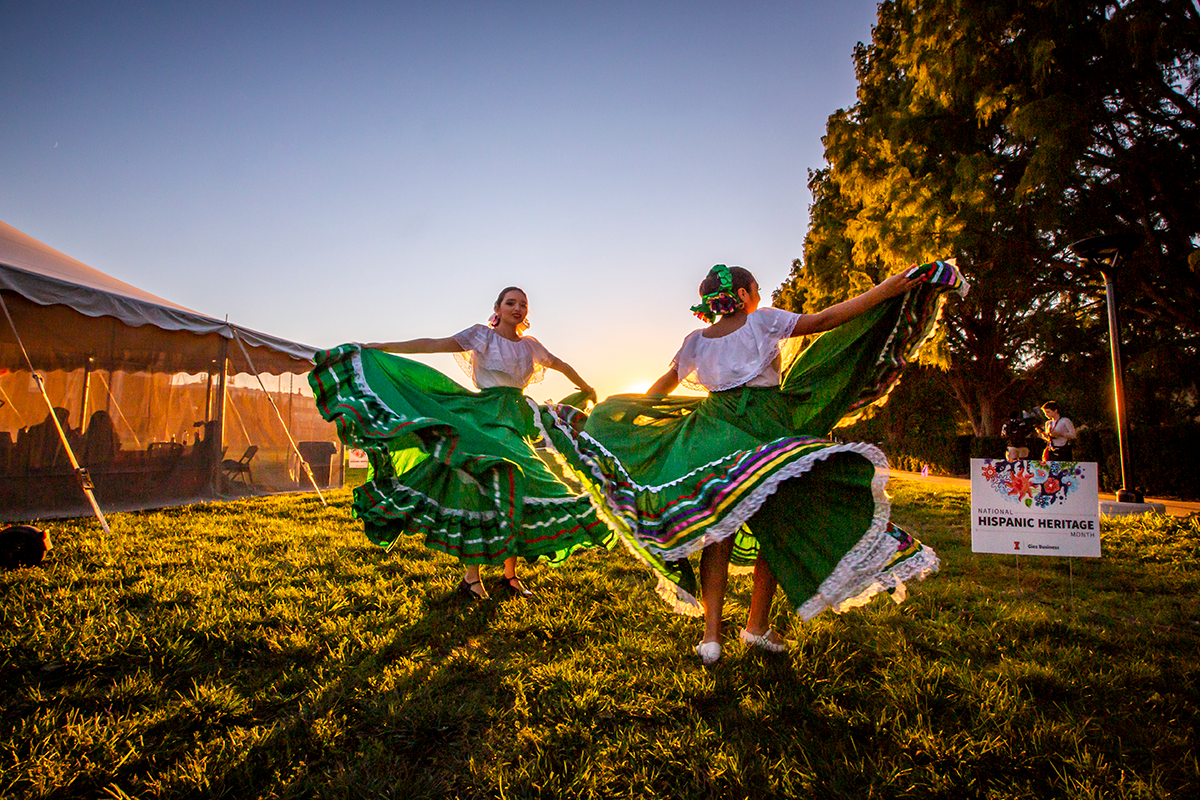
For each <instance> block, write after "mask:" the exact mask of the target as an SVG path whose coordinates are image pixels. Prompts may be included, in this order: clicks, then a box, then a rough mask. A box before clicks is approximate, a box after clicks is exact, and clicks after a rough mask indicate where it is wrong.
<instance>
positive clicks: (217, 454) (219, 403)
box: [212, 336, 229, 496]
mask: <svg viewBox="0 0 1200 800" xmlns="http://www.w3.org/2000/svg"><path fill="white" fill-rule="evenodd" d="M218 339H219V340H220V344H219V345H217V363H218V364H220V365H221V371H220V373H219V374H218V376H217V397H216V412H217V424H216V425H215V426H214V427H216V434H217V435H216V436H214V437H213V440H212V448H213V459H212V488H213V495H214V496H215V495H217V494H219V492H218V491H217V487H218V486H219V485H220V481H221V459H222V458H224V456H225V373H226V372H228V369H227V367H228V364H229V340H228V339H226V338H225V337H224V336H220V337H218Z"/></svg>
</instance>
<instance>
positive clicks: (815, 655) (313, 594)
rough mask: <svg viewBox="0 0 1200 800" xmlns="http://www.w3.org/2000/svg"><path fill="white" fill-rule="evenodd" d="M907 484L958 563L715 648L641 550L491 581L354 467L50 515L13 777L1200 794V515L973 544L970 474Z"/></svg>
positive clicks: (907, 505)
mask: <svg viewBox="0 0 1200 800" xmlns="http://www.w3.org/2000/svg"><path fill="white" fill-rule="evenodd" d="M892 492H893V494H894V497H895V510H894V517H895V518H896V519H897V521H898V522H899V523H900V524H902V525H904V526H905V527H908V528H909V529H911V530H913V531H914V532H916V533H918V535H920V536H921V537H922V538H923V539H924V540H925V541H926V542H927V543H929V544H931V545H932V546H933V547H934V548H935V549H936V550H937V551H938V553H939V554H940V556H941V558H942V571H941V573H940V574H938V575H936V576H934V577H932V578H930V579H929V580H927V581H925V582H923V583H919V584H915V585H912V586H910V587H909V589H910V592H909V595H910V596H909V599H908V600H907V601H906V602H905V603H904V604H903V605H900V606H896V605H894V604H892V603H891V602H889V601H888V600H886V599H883V598H877V599H876V600H875V601H874V602H873V603H872V604H871V605H869V606H867V607H866V608H862V609H859V610H857V611H855V612H852V613H848V614H845V615H841V616H837V615H833V614H826V615H823V616H822V617H820V618H818V619H817V620H814V621H813V622H811V623H808V624H805V625H800V624H799V623H796V624H794V625H792V628H791V632H790V634H789V635H790V636H791V638H793V639H795V640H796V643H797V644H796V646H795V648H794V649H793V650H792V651H791V652H790V654H789V655H786V656H775V657H772V656H767V655H762V654H760V653H758V652H747V651H746V650H745V648H744V647H742V646H741V645H740V644H738V643H737V642H736V641H735V640H733V639H732V636H731V638H730V640H729V641H727V646H726V653H725V655H724V656H723V658H722V660H721V662H720V663H719V665H718V666H717V667H716V668H713V669H705V668H703V667H701V666H700V664H699V662H698V659H697V658H696V657H695V655H694V654H693V653H692V651H691V646H692V645H693V644H695V642H696V641H697V640H698V639H699V636H700V630H701V628H700V623H699V622H698V621H697V620H694V619H687V618H682V617H677V616H673V615H671V614H669V613H668V612H667V611H666V609H665V606H663V605H662V604H661V602H660V601H659V600H658V599H657V598H656V597H655V596H654V595H653V593H652V592H651V590H650V586H648V584H647V575H646V573H645V571H644V570H643V569H642V568H641V567H640V566H639V565H638V564H637V563H636V562H635V561H633V560H632V559H631V558H630V557H629V556H627V555H626V554H625V553H624V552H612V553H595V554H587V555H583V556H581V557H576V558H573V559H572V561H571V562H570V563H569V564H568V565H566V566H565V567H563V568H560V569H549V568H543V567H533V568H528V569H526V570H525V574H526V575H527V576H528V580H527V582H528V584H529V585H530V586H531V587H532V588H534V589H535V590H536V591H537V596H536V597H535V598H533V600H532V601H522V600H518V599H508V598H504V599H501V592H500V587H499V586H498V585H497V580H498V578H499V571H498V570H497V569H491V570H485V577H487V579H488V581H489V589H490V591H492V593H493V595H494V596H495V597H496V598H497V599H496V600H495V601H493V602H491V603H488V604H484V605H474V604H470V603H464V602H461V601H458V600H456V599H454V598H453V597H452V592H453V589H454V587H455V584H456V583H457V581H458V579H459V575H460V571H459V569H458V568H457V566H456V565H455V563H454V562H453V561H452V560H451V559H449V558H447V557H444V556H441V555H438V554H435V553H432V552H430V551H428V550H425V549H424V548H423V547H421V546H420V544H419V543H416V542H411V541H406V542H404V543H402V544H401V545H400V546H398V547H397V548H395V549H394V550H392V551H391V552H387V551H384V550H382V549H379V548H376V547H374V546H373V545H371V544H370V543H369V542H368V541H367V540H366V538H365V537H364V536H363V535H362V533H361V531H360V530H359V529H358V526H357V525H356V524H355V523H354V522H352V521H351V520H350V519H349V518H348V510H347V508H348V503H349V492H348V491H346V490H342V491H338V492H335V493H333V495H332V497H331V504H330V507H329V508H328V509H326V508H323V507H322V506H321V504H320V503H319V502H318V501H317V499H316V498H315V497H312V496H288V497H276V498H265V499H256V500H247V501H243V502H237V503H228V504H214V505H207V506H192V507H187V508H181V509H172V510H166V511H158V512H146V513H138V514H114V515H113V516H112V518H111V520H110V521H111V524H112V528H113V535H112V537H111V539H109V540H108V541H104V540H103V538H102V536H101V532H100V529H99V526H98V524H97V523H96V522H95V521H94V520H78V521H71V522H66V523H53V524H50V525H48V527H49V528H50V529H51V530H52V532H53V535H54V542H55V547H56V549H55V551H54V553H53V556H52V559H51V560H50V561H49V562H48V564H47V566H46V567H45V568H44V569H33V570H17V571H10V572H6V573H0V796H2V797H5V798H13V797H54V798H68V797H69V798H83V797H107V798H124V797H138V798H151V797H220V796H227V797H237V798H258V797H322V798H325V797H331V798H333V797H424V796H449V797H497V798H501V797H502V798H519V797H604V798H608V797H646V798H652V797H654V798H657V797H681V798H703V797H713V798H718V797H719V798H736V797H756V798H758V797H853V798H866V797H887V798H893V797H921V798H924V797H946V798H959V797H1028V798H1047V797H1087V798H1093V797H1096V798H1098V797H1181V798H1182V797H1195V796H1196V792H1197V787H1200V763H1198V758H1200V756H1198V755H1197V745H1198V744H1200V742H1198V739H1200V736H1198V735H1197V730H1198V729H1200V522H1198V521H1196V520H1191V521H1180V520H1170V521H1167V520H1163V519H1162V518H1158V521H1156V522H1146V521H1140V522H1127V523H1122V524H1119V525H1118V524H1110V523H1107V522H1106V523H1105V526H1104V552H1105V555H1104V558H1103V559H1093V560H1084V559H1080V560H1076V561H1074V562H1073V563H1068V561H1066V560H1065V559H1055V558H1036V557H1031V556H1024V557H1020V558H1018V557H1016V556H991V555H975V554H973V553H971V551H970V529H969V520H968V514H967V510H968V500H969V498H968V495H967V493H966V492H960V491H955V490H939V491H932V490H930V489H929V488H927V487H924V486H922V485H920V484H917V483H907V482H902V481H894V482H893V484H892ZM748 602H749V580H748V579H747V578H741V579H738V578H735V579H734V581H733V585H732V587H731V598H730V602H729V603H728V604H727V607H726V608H727V623H728V631H727V632H728V633H729V634H731V635H733V636H735V635H736V631H737V629H738V627H739V623H740V622H741V621H742V620H743V619H744V615H745V610H746V604H747V603H748ZM776 616H777V619H776V623H777V625H787V624H788V620H789V615H788V614H787V613H786V611H785V609H784V608H783V604H782V603H777V614H776ZM791 619H792V621H795V618H794V617H791Z"/></svg>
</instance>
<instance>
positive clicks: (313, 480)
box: [233, 328, 329, 506]
mask: <svg viewBox="0 0 1200 800" xmlns="http://www.w3.org/2000/svg"><path fill="white" fill-rule="evenodd" d="M233 340H234V341H235V342H237V343H238V347H240V348H241V349H242V355H244V356H245V357H246V363H247V364H248V365H249V366H250V371H251V372H253V373H254V376H255V377H256V378H258V385H259V386H261V387H262V390H263V393H264V394H265V395H266V396H267V400H269V401H270V403H271V408H273V409H275V416H277V417H279V424H280V425H282V426H283V432H284V434H286V435H287V439H288V443H289V444H290V445H291V446H292V451H293V452H294V453H295V454H296V458H299V459H300V466H301V467H303V468H304V474H305V475H307V476H308V482H309V483H311V484H312V487H313V489H315V490H316V492H317V497H319V498H321V505H323V506H328V505H329V504H328V503H326V502H325V495H323V494H321V487H319V486H317V479H316V478H315V477H313V473H312V467H310V466H309V465H308V462H307V461H305V460H304V456H302V455H301V454H300V448H299V447H298V446H297V445H296V440H295V439H293V438H292V432H291V431H290V430H288V426H287V423H286V422H284V420H283V414H281V413H280V412H279V406H277V405H275V398H274V397H271V393H270V392H268V391H267V385H266V384H265V383H263V379H262V375H261V374H259V371H258V370H257V369H256V368H255V366H254V362H253V361H252V360H251V359H250V352H249V351H248V350H247V349H246V345H244V344H242V337H241V336H239V335H238V330H237V328H233Z"/></svg>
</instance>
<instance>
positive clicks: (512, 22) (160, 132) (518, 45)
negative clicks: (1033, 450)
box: [0, 0, 875, 400]
mask: <svg viewBox="0 0 1200 800" xmlns="http://www.w3.org/2000/svg"><path fill="white" fill-rule="evenodd" d="M874 18H875V3H874V2H863V1H860V0H843V2H840V3H836V4H834V3H826V2H807V1H805V0H798V1H797V2H789V3H782V2H781V3H776V2H754V3H745V2H742V3H724V2H687V3H684V2H679V3H674V2H661V3H656V2H649V3H647V2H636V3H634V2H630V3H624V2H606V3H590V4H584V3H533V2H529V3H522V2H474V3H466V2H438V3H403V2H395V3H354V2H343V3H338V4H323V3H174V2H168V3H124V2H105V3H78V2H77V3H60V2H53V0H50V1H48V2H36V3H19V2H6V3H2V4H0V101H2V103H3V109H4V111H3V113H0V153H2V154H3V158H2V159H0V220H3V221H4V222H7V223H8V224H10V225H12V226H14V227H16V228H18V229H20V230H22V231H24V232H25V233H27V234H29V235H31V236H33V237H34V238H36V239H40V240H41V241H43V242H45V243H46V244H48V245H50V246H51V247H54V248H56V249H58V250H61V251H63V252H64V253H66V254H67V255H69V256H72V257H74V258H76V259H79V260H80V261H83V262H84V263H86V264H88V265H90V266H92V267H95V268H97V269H99V270H102V271H104V272H107V273H108V274H110V275H112V276H114V277H116V278H119V279H120V280H123V281H126V282H128V283H131V284H134V285H135V286H139V287H141V288H143V289H145V290H147V291H149V292H152V293H154V294H157V295H160V296H162V297H166V298H169V299H170V300H172V301H174V302H176V303H179V304H181V305H184V306H187V307H189V308H192V309H195V310H197V311H199V312H201V313H204V314H208V315H210V316H213V317H218V318H224V317H225V316H226V315H228V318H229V320H230V321H231V322H235V323H237V324H239V325H243V326H246V327H249V328H253V329H256V330H260V331H264V332H267V333H271V334H274V335H276V336H282V337H285V338H288V339H293V340H295V341H299V342H304V343H306V344H311V345H314V346H318V347H328V346H332V345H335V344H339V343H342V342H346V341H378V340H398V339H408V338H414V337H422V336H439V337H440V336H449V335H451V334H453V333H456V332H457V331H459V330H461V329H463V328H465V327H467V326H469V325H471V324H474V323H476V322H484V321H486V319H487V317H488V315H489V314H490V313H491V307H492V303H493V302H494V301H495V297H496V293H497V292H498V291H499V290H500V289H501V288H503V287H504V286H507V285H510V284H515V285H519V286H522V287H523V288H524V289H525V290H526V291H527V292H528V294H529V300H530V320H531V322H532V328H531V329H530V331H529V333H530V334H531V335H534V336H537V337H538V339H539V340H541V342H542V343H543V344H545V345H546V346H547V347H548V348H549V349H550V351H551V352H553V353H555V354H556V355H558V356H560V357H561V358H563V359H564V360H566V361H568V362H569V363H570V364H572V365H573V366H574V367H575V368H576V369H577V370H578V371H579V372H580V373H581V374H582V375H583V376H584V378H586V379H587V380H589V381H590V382H591V383H592V384H593V385H595V386H596V388H597V389H598V390H599V392H600V395H601V396H602V397H603V396H605V395H607V394H612V393H616V392H620V391H626V390H629V389H632V388H635V387H637V388H640V389H644V388H645V387H646V386H648V385H649V383H650V382H651V381H652V380H653V379H654V378H656V377H657V376H658V375H660V374H662V372H663V371H665V369H666V367H667V365H668V363H669V361H670V359H671V356H672V355H673V354H674V353H675V351H676V349H677V348H678V346H679V344H680V342H681V340H682V338H683V337H684V335H685V334H686V333H687V332H688V331H690V330H693V329H694V328H696V327H698V326H699V325H700V323H699V321H698V320H696V319H695V318H694V317H692V316H691V314H690V313H689V312H688V306H690V305H692V304H693V303H694V302H696V285H697V284H698V283H699V281H700V280H701V278H703V277H704V274H705V272H706V271H707V269H708V268H709V267H710V266H711V265H712V264H715V263H727V264H740V265H742V266H745V267H747V268H749V269H750V270H751V271H753V272H754V273H755V274H756V275H757V276H758V279H759V282H760V284H761V286H762V287H763V290H764V295H768V296H769V292H770V290H772V289H774V288H775V287H776V286H778V285H779V283H780V282H781V281H782V280H783V278H784V277H785V276H786V275H787V273H788V271H789V269H790V267H791V262H792V259H794V258H797V257H799V256H800V254H801V247H802V243H803V240H804V234H805V231H806V229H807V224H808V207H809V203H810V202H811V198H810V196H809V194H808V190H807V188H806V183H807V179H808V171H809V170H810V169H817V168H819V167H821V166H822V145H821V136H822V135H823V133H824V130H825V122H826V119H827V118H828V116H829V115H830V114H831V113H833V112H834V111H836V110H837V109H840V108H845V107H847V106H849V105H851V104H853V102H854V92H855V85H856V84H855V79H854V68H853V60H852V52H853V49H854V46H855V44H856V43H857V42H860V41H869V40H870V36H871V25H872V23H873V22H874ZM426 360H427V362H428V363H431V364H434V365H435V366H437V367H438V368H440V369H443V370H444V371H446V372H447V374H450V375H452V376H453V377H455V378H456V379H458V380H463V379H464V378H463V376H462V374H461V373H460V372H459V371H458V370H457V368H456V367H455V365H454V362H453V360H452V359H451V358H450V357H449V356H433V357H429V358H428V359H426ZM569 390H570V386H569V384H568V383H567V381H566V380H565V379H562V378H559V377H557V376H555V377H552V378H547V380H546V382H545V383H543V384H541V385H540V386H536V387H533V388H532V389H531V391H530V394H531V395H533V396H534V397H535V398H537V399H539V400H545V399H547V398H549V397H558V396H561V395H563V394H566V393H567V392H568V391H569Z"/></svg>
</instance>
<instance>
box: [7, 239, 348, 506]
mask: <svg viewBox="0 0 1200 800" xmlns="http://www.w3.org/2000/svg"><path fill="white" fill-rule="evenodd" d="M0 298H2V299H3V301H4V302H3V309H2V310H0V520H33V519H46V518H51V517H66V516H82V515H88V514H91V513H92V508H91V506H90V504H89V501H88V498H87V496H86V494H85V493H84V491H83V489H82V488H81V486H80V479H79V478H80V475H79V473H78V472H77V471H76V469H75V467H74V465H73V464H72V463H71V459H70V457H69V455H68V453H67V449H66V448H65V447H64V445H63V442H62V440H63V439H64V438H65V439H66V441H67V444H68V445H69V446H70V450H71V454H73V455H74V456H75V460H76V461H77V462H78V464H79V465H80V466H82V467H83V468H85V469H86V471H87V475H89V476H90V478H91V484H92V485H93V487H94V489H93V491H94V496H95V498H96V500H97V501H98V503H99V506H100V508H101V509H103V510H104V511H110V510H114V511H115V510H133V509H144V508H159V507H163V506H169V505H178V504H181V503H187V502H197V501H204V500H216V499H229V498H232V497H240V496H244V495H245V494H247V493H249V492H253V493H270V492H281V491H296V490H306V489H307V490H309V491H312V490H313V488H314V485H313V480H315V481H316V483H317V485H320V484H325V485H322V486H320V488H322V489H323V488H325V487H326V486H333V487H336V486H340V485H341V482H342V478H343V475H342V450H341V444H340V442H339V440H338V436H337V432H336V430H335V428H334V426H333V425H331V424H330V423H328V422H326V421H325V420H323V419H322V418H321V416H320V414H319V413H318V412H317V409H316V407H315V406H314V404H313V402H312V392H311V390H310V389H309V386H308V380H307V373H308V372H309V371H310V370H311V368H312V355H313V348H311V347H308V346H306V345H302V344H297V343H296V342H290V341H287V340H286V339H280V338H277V337H274V336H269V335H267V334H263V333H258V332H256V331H252V330H248V329H246V328H242V327H239V326H237V325H232V324H230V323H228V322H224V321H221V320H218V319H214V318H212V317H207V316H205V315H203V314H200V313H197V312H195V311H192V310H191V309H188V308H185V307H183V306H181V305H178V304H177V303H172V302H171V301H169V300H165V299H163V298H161V297H156V296H155V295H152V294H150V293H148V292H145V291H142V290H141V289H138V288H137V287H134V286H130V285H129V284H127V283H123V282H121V281H119V280H117V279H115V278H113V277H111V276H109V275H106V274H105V273H103V272H100V271H99V270H96V269H93V268H92V267H89V266H87V265H86V264H83V263H81V262H79V261H76V260H75V259H73V258H71V257H69V256H67V255H64V254H63V253H60V252H59V251H57V250H55V249H53V248H51V247H49V246H47V245H45V244H43V243H42V242H39V241H38V240H36V239H34V238H32V237H30V236H28V235H26V234H24V233H22V232H21V231H19V230H17V229H16V228H13V227H12V226H10V225H7V224H5V223H3V222H0ZM14 328H15V331H16V334H15V335H14ZM18 338H19V341H18ZM30 362H32V367H33V371H34V372H33V373H32V374H31V372H30V366H29V365H30ZM35 375H36V376H40V378H38V377H35ZM39 383H40V385H39ZM43 388H44V395H43ZM47 399H48V400H49V405H48V403H47ZM51 406H52V407H53V409H54V410H53V412H52V411H51ZM56 418H57V422H58V425H57V426H56V425H55V421H56ZM60 430H61V433H60ZM250 447H256V448H257V450H256V451H255V455H254V462H253V481H252V482H250V481H244V480H239V481H230V480H229V476H228V474H227V473H226V472H224V471H223V470H222V468H221V464H222V461H224V460H226V459H237V458H239V457H240V456H242V454H243V453H244V452H245V451H246V450H247V449H248V448H250ZM330 448H332V454H331V455H329V456H328V457H329V463H327V464H324V463H318V464H314V465H313V469H312V470H311V472H312V473H315V475H316V476H317V477H316V478H315V479H310V477H309V476H308V473H309V470H304V471H303V473H304V474H301V473H300V472H299V471H298V470H296V469H295V462H296V461H297V460H298V456H297V453H321V454H326V453H330V452H331V451H330ZM289 461H291V462H292V464H291V466H292V469H291V470H289Z"/></svg>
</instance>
